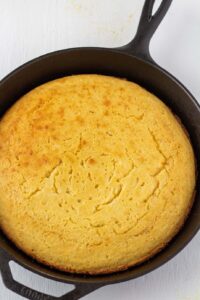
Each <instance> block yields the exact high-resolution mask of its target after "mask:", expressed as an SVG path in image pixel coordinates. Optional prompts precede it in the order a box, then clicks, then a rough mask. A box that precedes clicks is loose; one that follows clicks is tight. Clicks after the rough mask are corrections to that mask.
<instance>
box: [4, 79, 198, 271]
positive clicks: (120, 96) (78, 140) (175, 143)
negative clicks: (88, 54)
mask: <svg viewBox="0 0 200 300" xmlns="http://www.w3.org/2000/svg"><path fill="white" fill-rule="evenodd" d="M0 149H1V151H0V178H1V180H0V226H1V228H2V230H3V231H4V232H5V234H6V235H7V236H8V237H9V238H10V239H11V240H12V241H13V242H14V243H15V244H16V245H17V246H18V247H19V248H20V249H22V250H23V251H24V252H26V253H27V254H28V255H30V256H32V257H34V258H35V259H36V260H38V261H40V262H42V263H44V264H47V265H50V266H52V267H54V268H57V269H61V270H64V271H69V272H77V273H90V274H99V273H109V272H114V271H118V270H123V269H126V268H128V267H130V266H133V265H135V264H137V263H139V262H142V261H144V260H146V259H147V258H149V257H151V256H152V255H154V254H155V253H157V252H158V251H159V250H160V249H162V248H163V247H164V246H165V245H166V244H167V243H168V242H169V241H170V239H171V238H172V237H173V236H174V235H175V234H176V233H177V231H178V230H179V229H180V227H181V226H182V224H183V223H184V220H185V218H186V216H187V215H188V213H189V210H190V207H191V205H192V199H193V193H194V187H195V160H194V154H193V149H192V146H191V144H190V141H189V139H188V137H187V135H186V133H185V132H184V130H183V128H182V126H181V124H180V122H178V121H177V119H176V118H175V116H174V115H173V114H172V112H171V111H170V110H169V109H168V108H167V107H166V106H165V104H164V103H163V102H161V101H160V100H159V99H158V98H156V97H155V96H154V95H152V94H151V93H149V92H147V91H146V90H144V89H143V88H141V87H140V86H138V85H136V84H134V83H132V82H129V81H126V80H122V79H118V78H114V77H109V76H101V75H76V76H68V77H65V78H61V79H58V80H55V81H52V82H49V83H46V84H44V85H42V86H40V87H38V88H36V89H34V90H32V91H31V92H30V93H28V94H26V95H25V96H24V97H22V98H21V99H20V100H19V101H17V102H16V104H14V105H13V106H12V108H11V109H10V110H9V111H8V112H7V113H6V114H5V115H4V117H3V118H2V119H1V121H0Z"/></svg>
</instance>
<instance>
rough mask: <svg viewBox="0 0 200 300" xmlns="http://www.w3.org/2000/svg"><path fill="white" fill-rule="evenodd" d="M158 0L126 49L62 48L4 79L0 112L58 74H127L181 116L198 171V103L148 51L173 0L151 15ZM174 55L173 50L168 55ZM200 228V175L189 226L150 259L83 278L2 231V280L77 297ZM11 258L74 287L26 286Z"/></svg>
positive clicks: (152, 264)
mask: <svg viewBox="0 0 200 300" xmlns="http://www.w3.org/2000/svg"><path fill="white" fill-rule="evenodd" d="M154 2H155V0H146V1H145V4H144V8H143V11H142V16H141V20H140V23H139V27H138V31H137V33H136V36H135V38H134V40H133V41H131V42H130V43H129V44H128V45H126V46H124V47H121V48H117V49H104V48H78V49H69V50H62V51H58V52H54V53H50V54H47V55H45V56H42V57H40V58H37V59H34V60H33V61H31V62H29V63H27V64H25V65H23V66H22V67H20V68H19V69H17V70H15V71H14V72H12V73H11V74H10V75H8V76H7V77H6V78H4V79H3V80H2V81H1V82H0V113H1V115H2V114H3V113H4V112H5V111H6V110H7V109H8V108H9V107H10V106H11V105H12V104H13V103H14V102H15V101H16V100H17V99H18V98H19V97H20V96H22V95H23V94H24V93H26V92H28V91H30V90H31V89H33V88H34V87H36V86H38V85H40V84H42V83H44V82H47V81H49V80H52V79H55V78H58V77H62V76H66V75H69V74H82V73H99V74H108V75H114V76H119V77H122V78H127V79H129V80H132V81H134V82H137V83H139V84H140V85H142V86H144V87H145V88H147V89H148V90H149V91H151V92H153V93H154V94H155V95H157V96H158V97H160V98H161V99H163V100H164V101H165V103H166V104H167V105H168V106H169V107H171V109H172V110H173V112H174V113H175V114H177V115H178V116H179V117H180V118H181V120H182V122H183V124H184V125H185V127H186V128H187V130H188V132H189V134H190V137H191V141H192V143H193V146H194V149H195V153H196V158H197V170H199V165H200V157H199V153H200V107H199V106H198V104H197V102H196V101H195V99H194V98H193V97H192V95H191V94H190V93H189V92H188V91H187V90H186V88H185V87H184V86H182V85H181V84H180V83H179V82H178V81H177V80H176V79H175V78H174V77H173V76H171V75H170V74H169V73H167V72H166V71H164V70H163V69H162V68H160V67H159V66H158V65H157V64H156V63H155V62H154V61H153V60H152V58H151V56H150V54H149V43H150V39H151V37H152V35H153V33H154V32H155V30H156V29H157V27H158V25H159V24H160V22H161V20H162V19H163V17H164V15H165V13H166V12H167V10H168V8H169V6H170V4H171V2H172V0H163V1H162V2H161V5H160V7H159V9H158V10H157V12H156V13H155V14H154V15H153V16H152V10H153V5H154ZM170 55H172V54H171V53H170ZM30 135H31V133H30ZM30 138H31V136H30ZM177 172H178V170H177ZM199 227H200V182H199V178H198V180H197V191H196V195H195V202H194V206H193V209H192V211H191V213H190V215H189V218H188V220H187V222H186V224H185V225H184V227H183V229H182V230H181V231H180V233H179V234H178V235H177V236H176V237H175V238H174V239H173V241H172V242H171V243H170V244H169V245H168V247H167V248H165V249H164V250H163V251H162V252H161V253H159V254H158V255H156V256H155V257H153V258H152V259H150V260H149V261H148V262H145V263H143V264H141V265H139V266H136V267H133V268H130V269H128V270H127V271H124V272H119V273H114V274H111V275H101V276H81V275H76V274H68V273H62V272H59V271H56V270H52V269H50V268H48V267H45V266H43V265H40V264H39V263H37V262H35V261H33V260H32V259H31V258H29V257H28V256H26V255H25V254H23V253H22V252H20V251H19V250H17V249H16V248H15V247H14V245H13V244H12V243H10V242H9V241H8V240H7V239H6V237H5V236H4V235H3V234H2V233H1V232H0V251H1V255H0V269H1V273H2V278H3V281H4V284H5V285H6V286H7V287H8V288H9V289H10V290H12V291H14V292H16V293H17V294H19V295H21V296H24V297H26V298H29V299H32V300H41V299H43V300H47V299H49V300H55V299H63V300H64V299H79V298H80V297H82V296H84V295H86V294H88V293H90V292H92V291H94V290H95V289H97V288H99V287H101V286H104V285H107V284H111V283H117V282H121V281H125V280H129V279H133V278H136V277H139V276H141V275H144V274H146V273H148V272H150V271H152V270H153V269H155V268H157V267H159V266H161V265H162V264H163V263H165V262H166V261H168V260H169V259H170V258H172V257H173V256H174V255H175V254H177V253H178V252H179V251H180V250H181V249H182V248H183V247H184V246H185V245H186V244H187V243H188V242H189V241H190V240H191V239H192V237H193V236H194V235H195V233H196V232H197V230H198V229H199ZM11 260H13V261H15V262H17V263H19V264H20V265H22V266H24V267H25V268H27V269H29V270H31V271H33V272H35V273H38V274H40V275H42V276H44V277H47V278H51V279H53V280H57V281H62V282H66V283H71V284H74V285H75V289H74V290H73V291H71V292H70V293H68V294H67V295H64V296H62V297H61V298H56V297H52V296H49V295H45V294H42V293H39V292H37V291H35V290H32V289H30V288H27V287H25V286H23V285H21V284H19V283H18V282H16V281H15V280H14V279H13V277H12V274H11V270H10V267H9V262H10V261H11Z"/></svg>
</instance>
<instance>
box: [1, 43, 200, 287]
mask: <svg viewBox="0 0 200 300" xmlns="http://www.w3.org/2000/svg"><path fill="white" fill-rule="evenodd" d="M82 51H94V52H96V51H98V52H107V53H109V54H114V53H117V54H119V55H123V56H129V57H130V58H134V59H136V60H138V61H141V62H142V63H145V64H147V65H150V66H151V67H153V68H154V69H156V70H157V71H159V72H160V73H162V74H163V75H164V76H166V77H167V78H168V79H169V80H170V81H171V82H173V83H175V84H176V86H177V88H178V89H180V90H182V91H183V92H184V94H185V95H186V96H187V98H188V99H189V101H190V102H192V104H193V105H194V106H195V108H196V110H197V111H198V114H199V115H200V104H199V103H198V102H197V100H196V99H195V97H194V96H193V95H192V94H191V92H189V90H188V89H187V88H186V87H185V86H184V85H183V84H182V83H181V82H180V81H179V80H178V79H177V78H176V77H174V76H173V75H171V74H170V73H169V72H168V71H166V70H165V69H163V68H162V67H161V66H159V65H157V64H156V63H154V62H153V61H147V60H146V59H145V58H140V57H138V56H137V55H134V54H131V53H127V50H126V49H123V48H121V47H119V48H104V47H78V48H69V49H63V50H58V51H53V52H50V53H48V54H44V55H41V56H39V57H37V58H34V59H32V60H30V61H28V62H26V63H24V64H23V65H21V66H19V67H18V68H16V69H15V70H13V71H11V72H10V73H9V74H8V75H6V76H5V77H4V78H3V79H1V80H0V90H1V88H2V87H3V85H4V84H5V83H6V82H8V81H9V80H10V79H12V78H13V77H14V76H18V74H19V73H20V72H23V71H24V70H25V69H26V68H27V67H30V66H31V65H33V64H35V63H38V62H41V61H42V60H45V59H48V58H53V57H56V56H59V55H61V54H68V53H69V54H70V53H72V52H74V53H75V52H82ZM16 101H17V100H16ZM0 105H1V103H0ZM189 132H190V131H189ZM197 180H199V178H197ZM196 200H197V199H196V197H195V200H194V203H195V202H196ZM190 214H191V212H190V213H189V215H188V218H189V217H190ZM188 218H187V219H188ZM186 222H187V221H186ZM184 227H185V224H184V225H183V228H182V229H181V232H182V231H184ZM199 229H200V220H199V224H198V226H195V227H194V228H193V230H192V233H190V234H189V235H187V238H185V240H184V241H183V242H181V245H179V247H178V248H177V249H176V250H173V251H172V252H173V253H172V254H170V255H167V256H166V257H165V258H163V257H161V261H162V262H159V261H157V260H156V261H155V262H154V259H156V258H157V257H159V256H161V255H162V254H163V255H164V254H165V249H167V248H168V246H166V247H165V248H164V249H163V250H162V251H161V252H159V253H158V254H157V255H155V256H154V257H152V258H151V259H150V260H149V261H146V262H144V263H142V264H140V265H139V266H135V267H132V268H129V269H127V270H125V271H122V272H117V273H111V274H107V275H106V274H105V275H95V276H94V275H86V276H85V275H80V274H73V273H72V274H71V273H65V272H60V271H57V270H54V269H50V268H48V267H46V266H45V265H42V264H39V263H38V262H37V261H34V260H32V259H31V258H30V257H29V256H27V255H25V254H24V253H23V252H22V251H20V250H18V249H17V248H15V246H14V245H13V244H10V242H9V241H7V239H6V240H5V241H3V242H2V236H0V250H1V249H3V251H4V252H6V256H7V257H8V260H10V261H14V262H16V263H17V264H19V265H20V266H22V267H25V268H26V269H28V270H29V271H31V272H33V273H36V274H38V275H40V276H44V277H46V278H49V279H51V280H56V281H60V282H65V283H69V284H70V283H71V284H75V283H82V284H84V283H88V284H95V285H96V284H100V285H102V286H103V285H105V284H111V283H117V282H122V281H127V280H130V279H134V278H138V277H140V276H142V275H144V274H148V273H150V272H151V271H153V270H155V269H157V268H159V267H161V266H162V265H164V264H165V263H166V262H168V261H169V260H171V259H172V258H173V257H175V256H176V255H177V254H178V253H179V252H180V251H182V250H183V248H185V246H186V245H187V244H188V243H189V242H190V241H191V240H192V239H193V237H194V236H195V235H196V233H197V232H198V230H199ZM0 234H1V231H0ZM1 235H2V234H1ZM3 236H4V235H3ZM3 239H4V238H3ZM175 239H176V236H175ZM4 243H5V244H4ZM175 243H176V241H174V239H172V241H171V242H170V243H169V245H170V244H175ZM3 244H4V245H3ZM152 262H153V266H152V267H151V263H152ZM149 266H150V267H149ZM137 268H138V270H137ZM145 268H147V270H145ZM140 269H141V270H140Z"/></svg>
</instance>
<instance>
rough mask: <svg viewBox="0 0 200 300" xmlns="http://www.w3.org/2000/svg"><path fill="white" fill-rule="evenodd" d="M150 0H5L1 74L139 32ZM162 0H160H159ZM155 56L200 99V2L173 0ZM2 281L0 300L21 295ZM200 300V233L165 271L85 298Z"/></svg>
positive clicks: (43, 285) (44, 287) (60, 288)
mask: <svg viewBox="0 0 200 300" xmlns="http://www.w3.org/2000/svg"><path fill="white" fill-rule="evenodd" d="M143 2H144V1H143V0H115V1H114V0H101V1H99V0H34V1H31V0H0V79H1V78H3V77H4V76H5V75H6V74H7V73H8V72H10V71H12V70H13V69H15V68H16V67H18V66H19V65H21V64H23V63H24V62H26V61H28V60H30V59H32V58H34V57H37V56H39V55H41V54H45V53H47V52H51V51H54V50H58V49H64V48H70V47H77V46H104V47H117V46H121V45H123V44H126V43H128V42H129V41H130V40H131V39H132V37H133V35H134V34H135V32H136V27H137V23H138V20H139V15H140V13H141V9H142V5H143ZM158 3H159V1H157V4H158ZM151 53H152V56H153V58H154V59H155V61H156V62H158V63H159V64H160V65H161V66H162V67H164V68H165V69H167V70H168V71H170V72H171V73H172V74H173V75H175V76H176V77H177V78H178V79H179V80H180V81H182V83H184V84H185V86H186V87H187V88H188V89H189V90H190V91H191V92H192V93H193V95H194V96H195V97H196V99H197V100H198V101H200V1H199V0H190V1H188V0H173V4H172V6H171V8H170V10H169V12H168V14H167V16H166V17H165V19H164V21H163V23H162V24H161V26H160V27H159V29H158V31H157V32H156V34H155V36H154V38H153V40H152V43H151ZM12 269H13V274H14V277H15V278H16V279H17V280H19V281H21V282H23V283H25V284H26V285H27V286H31V287H33V288H36V289H37V290H39V291H43V292H46V293H51V294H53V295H55V296H60V295H62V294H64V292H66V291H67V290H69V288H70V287H69V286H68V285H65V284H62V283H56V282H52V281H50V280H47V279H43V278H41V277H39V276H37V275H35V274H32V273H30V272H29V271H26V270H24V269H23V268H21V267H19V266H17V265H16V264H12ZM20 299H22V297H20V296H17V295H15V294H14V293H12V292H10V291H8V290H6V289H5V287H4V286H3V283H2V281H1V279H0V300H20ZM89 299H90V300H91V299H96V300H98V299H99V300H100V299H101V300H107V299H115V300H121V299H123V300H129V299H137V300H200V233H199V234H197V236H196V237H195V238H194V239H193V241H192V242H191V243H190V244H189V245H188V246H187V247H186V248H185V249H184V250H183V251H182V252H181V253H180V254H179V255H178V256H176V257H175V258H174V259H172V260H171V261H170V262H168V263H167V264H165V265H164V266H162V267H161V268H159V269H158V270H156V271H154V272H152V273H150V274H148V275H146V276H143V277H141V278H138V279H135V280H131V281H128V282H125V283H121V284H115V285H112V286H107V287H104V288H101V289H99V290H97V291H96V292H94V293H92V294H90V295H88V296H86V297H85V298H84V300H89Z"/></svg>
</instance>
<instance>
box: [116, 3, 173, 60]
mask: <svg viewBox="0 0 200 300" xmlns="http://www.w3.org/2000/svg"><path fill="white" fill-rule="evenodd" d="M154 3H155V0H145V3H144V6H143V10H142V15H141V17H140V22H139V25H138V29H137V32H136V35H135V37H134V39H133V40H132V41H131V42H130V43H128V44H127V45H125V46H123V47H121V48H120V50H123V51H125V52H126V53H129V54H131V55H134V56H137V57H139V58H142V59H144V60H147V61H150V62H153V63H154V61H153V59H152V58H151V55H150V53H149V44H150V41H151V38H152V36H153V34H154V32H155V31H156V29H157V28H158V26H159V24H160V23H161V21H162V19H163V18H164V16H165V14H166V13H167V11H168V9H169V7H170V5H171V3H172V0H162V1H161V4H160V6H159V8H158V9H157V11H156V12H155V13H154V15H153V14H152V12H153V7H154Z"/></svg>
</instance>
